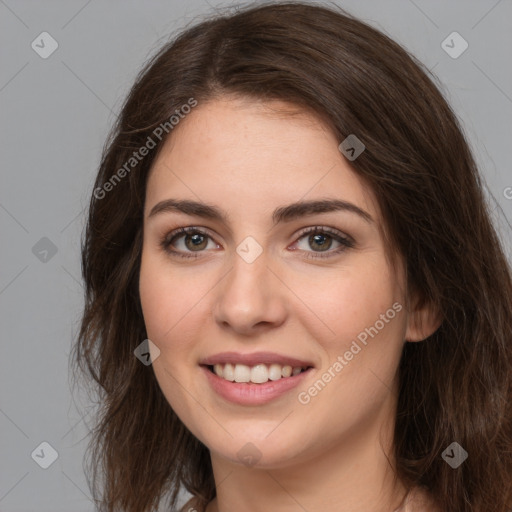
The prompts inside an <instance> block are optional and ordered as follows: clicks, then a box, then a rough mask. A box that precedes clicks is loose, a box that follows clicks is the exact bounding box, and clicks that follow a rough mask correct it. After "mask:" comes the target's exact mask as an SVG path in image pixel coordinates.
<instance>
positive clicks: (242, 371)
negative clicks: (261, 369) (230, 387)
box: [235, 364, 251, 382]
mask: <svg viewBox="0 0 512 512" xmlns="http://www.w3.org/2000/svg"><path fill="white" fill-rule="evenodd" d="M250 380H251V368H250V367H249V366H246V365H245V364H237V365H236V366H235V382H249V381H250Z"/></svg>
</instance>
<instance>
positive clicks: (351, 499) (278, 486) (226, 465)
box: [206, 404, 406, 512]
mask: <svg viewBox="0 0 512 512" xmlns="http://www.w3.org/2000/svg"><path fill="white" fill-rule="evenodd" d="M387 406H388V407H386V406H384V407H383V408H382V409H381V412H380V413H379V414H377V415H376V416H377V417H374V418H370V419H367V421H366V423H367V424H366V425H357V428H354V429H353V432H352V433H350V434H349V433H347V434H346V435H345V437H344V438H343V439H341V440H339V442H338V443H337V444H335V445H333V446H327V447H326V446H323V447H322V452H321V453H320V454H316V456H312V455H310V454H309V453H305V452H302V453H300V454H298V455H296V456H295V457H294V461H293V462H292V461H291V460H288V461H287V463H286V465H284V464H279V465H269V466H267V467H258V466H254V467H246V466H243V465H241V464H236V463H234V462H233V461H231V460H228V459H226V458H221V457H219V456H218V455H215V454H212V467H213V473H214V478H215V482H216V486H217V497H216V498H215V499H214V500H213V501H212V502H211V503H210V504H209V506H208V507H207V509H206V512H229V511H232V510H244V511H247V512H267V511H268V510H279V511H280V512H292V511H293V512H296V511H299V510H304V511H306V510H307V511H308V512H320V511H321V512H368V511H372V512H394V511H396V510H397V509H399V508H400V507H401V505H402V502H403V500H404V498H405V496H406V490H405V488H404V486H403V485H402V484H401V483H400V482H398V481H396V480H395V479H394V474H395V468H394V464H393V461H394V457H393V453H392V449H391V447H392V434H393V430H394V417H391V414H390V413H386V411H394V410H395V409H394V408H393V407H391V408H390V407H389V404H387ZM388 459H389V460H388ZM391 464H393V465H391Z"/></svg>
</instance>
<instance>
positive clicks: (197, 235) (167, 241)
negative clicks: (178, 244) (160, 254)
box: [161, 227, 211, 258]
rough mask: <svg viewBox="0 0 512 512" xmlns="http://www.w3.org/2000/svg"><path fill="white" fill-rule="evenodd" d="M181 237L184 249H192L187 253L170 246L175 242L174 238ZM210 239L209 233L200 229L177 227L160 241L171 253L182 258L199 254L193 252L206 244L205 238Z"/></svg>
mask: <svg viewBox="0 0 512 512" xmlns="http://www.w3.org/2000/svg"><path fill="white" fill-rule="evenodd" d="M179 239H183V241H184V243H185V247H186V249H187V250H188V249H192V250H191V252H192V254H190V252H189V253H188V254H187V251H185V252H182V251H176V250H174V249H171V248H170V247H171V246H172V245H174V244H175V241H176V240H179ZM208 239H211V237H210V235H209V234H208V233H206V232H205V231H202V230H201V229H198V228H194V227H186V228H183V227H182V228H178V229H175V230H174V231H172V232H171V233H169V234H168V235H166V236H165V237H164V238H163V240H162V241H161V245H162V248H163V249H164V250H165V251H166V252H168V253H170V254H172V255H173V256H178V257H182V258H197V257H198V256H199V254H193V253H195V252H201V251H202V249H205V248H206V246H207V245H208V242H207V240H208Z"/></svg>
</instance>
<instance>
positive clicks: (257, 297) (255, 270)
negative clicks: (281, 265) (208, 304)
mask: <svg viewBox="0 0 512 512" xmlns="http://www.w3.org/2000/svg"><path fill="white" fill-rule="evenodd" d="M269 263H270V262H269V260H268V258H267V257H266V256H265V252H263V253H262V254H261V255H260V256H259V257H258V258H257V259H256V260H255V261H253V262H252V263H248V262H247V261H245V260H244V259H243V258H241V257H240V256H239V255H238V254H236V255H235V256H234V258H233V266H232V268H231V269H230V270H229V271H228V272H227V274H226V275H225V277H224V279H222V280H221V282H220V283H219V286H217V287H216V288H215V289H216V297H215V304H214V308H213V315H214V319H215V321H216V322H217V324H218V325H219V326H220V327H221V328H222V329H224V330H226V329H230V330H232V331H234V332H236V333H237V334H241V335H247V336H248V335H252V334H256V333H259V332H262V331H264V330H266V329H271V328H275V327H279V326H280V325H282V324H283V323H284V322H285V320H286V316H287V314H288V311H287V305H288V304H290V303H291V301H290V297H287V292H288V289H287V288H286V286H285V285H284V284H283V281H282V278H281V279H279V276H278V272H276V271H275V270H273V269H271V268H270V266H269ZM288 293H290V292H288Z"/></svg>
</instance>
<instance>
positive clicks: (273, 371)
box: [268, 364, 281, 380]
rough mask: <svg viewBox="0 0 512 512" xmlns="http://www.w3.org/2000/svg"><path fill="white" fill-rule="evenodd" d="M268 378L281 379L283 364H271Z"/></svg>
mask: <svg viewBox="0 0 512 512" xmlns="http://www.w3.org/2000/svg"><path fill="white" fill-rule="evenodd" d="M268 378H269V379H270V380H279V379H280V378H281V365H280V364H271V365H270V368H269V370H268Z"/></svg>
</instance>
